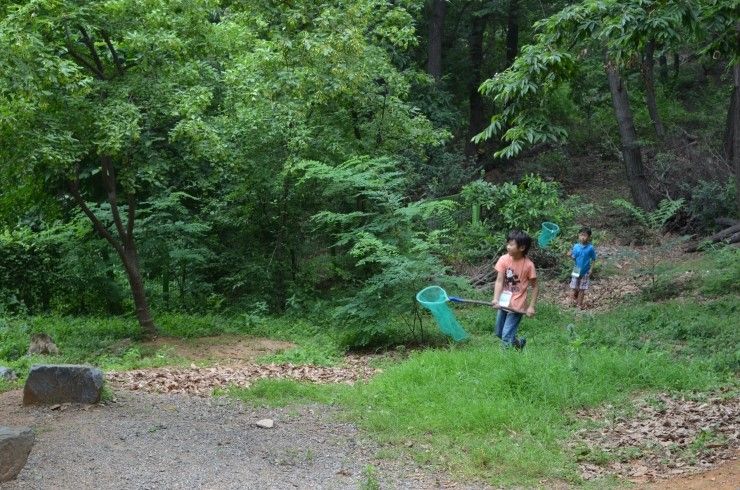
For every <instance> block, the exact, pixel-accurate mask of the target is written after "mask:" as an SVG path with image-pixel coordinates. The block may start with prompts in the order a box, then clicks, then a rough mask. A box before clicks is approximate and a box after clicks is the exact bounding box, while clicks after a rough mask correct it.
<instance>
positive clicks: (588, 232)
mask: <svg viewBox="0 0 740 490" xmlns="http://www.w3.org/2000/svg"><path fill="white" fill-rule="evenodd" d="M581 233H585V234H586V235H588V236H589V238H591V228H589V227H588V226H584V227H583V228H581V229H580V230H578V234H579V235H580V234H581Z"/></svg>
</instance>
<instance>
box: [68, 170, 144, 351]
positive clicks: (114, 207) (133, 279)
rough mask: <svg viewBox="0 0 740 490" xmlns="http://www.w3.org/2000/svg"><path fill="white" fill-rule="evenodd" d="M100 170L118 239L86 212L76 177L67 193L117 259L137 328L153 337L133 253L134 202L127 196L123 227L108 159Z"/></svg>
mask: <svg viewBox="0 0 740 490" xmlns="http://www.w3.org/2000/svg"><path fill="white" fill-rule="evenodd" d="M100 168H101V171H102V172H101V179H102V180H103V186H104V187H105V190H106V191H107V193H108V204H110V210H111V217H112V218H113V225H114V227H115V230H116V231H115V233H116V235H117V236H118V237H117V238H116V237H115V236H113V234H112V233H111V232H110V231H108V228H107V227H106V226H105V225H104V224H103V222H102V221H100V219H99V218H98V217H97V216H96V215H95V213H94V212H93V211H92V210H91V209H90V207H89V206H88V205H87V202H85V199H84V198H83V197H82V194H81V193H80V189H79V177H77V178H75V180H74V181H72V182H70V192H71V194H72V197H73V198H74V200H75V202H76V203H77V205H78V206H79V207H80V209H82V212H83V213H84V214H85V216H87V217H88V219H89V220H90V221H92V224H93V226H94V227H95V230H96V231H97V232H98V234H99V235H100V236H102V237H103V238H105V240H107V241H108V243H110V245H111V246H112V247H113V248H114V249H115V251H116V253H117V254H118V256H119V257H120V258H121V262H122V263H123V268H124V270H125V271H126V277H127V278H128V283H129V286H130V287H131V295H132V297H133V300H134V307H135V309H136V319H137V320H138V321H139V325H140V326H141V328H142V330H143V331H144V335H145V336H146V337H150V338H152V337H156V336H157V327H156V325H155V324H154V320H153V319H152V314H151V310H150V309H149V301H148V300H147V297H146V292H145V290H144V279H143V278H142V275H141V268H140V267H139V254H138V252H137V250H136V242H135V241H134V217H135V210H136V201H135V199H134V196H133V195H129V196H128V199H127V201H128V202H127V204H128V210H127V211H128V216H127V220H126V223H125V224H124V222H123V219H122V218H121V213H120V208H119V207H118V193H117V191H116V176H115V172H114V169H113V162H112V161H111V158H110V157H108V156H101V157H100Z"/></svg>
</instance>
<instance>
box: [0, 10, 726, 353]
mask: <svg viewBox="0 0 740 490" xmlns="http://www.w3.org/2000/svg"><path fill="white" fill-rule="evenodd" d="M738 18H739V17H738V2H737V1H736V0H695V1H692V0H670V1H658V0H622V1H613V0H583V1H581V2H568V1H554V2H539V1H536V2H535V1H531V0H488V1H484V0H467V1H445V0H432V1H426V2H424V1H420V0H417V1H414V0H400V1H382V0H352V1H339V0H330V1H321V2H319V1H313V0H294V1H293V0H292V1H288V2H270V1H263V0H254V1H248V2H239V1H223V2H219V1H214V0H206V1H199V2H189V1H182V0H179V1H178V0H109V1H95V2H72V1H61V0H36V1H26V2H15V1H2V2H0V313H2V314H7V315H18V314H23V315H25V314H31V315H33V314H48V313H53V314H61V315H91V316H103V315H130V314H132V312H135V315H136V318H137V320H138V322H139V324H140V326H141V329H142V334H145V335H148V336H154V335H156V334H157V315H158V314H159V313H162V312H189V313H204V312H221V313H224V314H243V313H244V314H253V315H268V314H278V313H296V314H299V315H317V316H326V317H328V318H331V321H332V322H334V323H335V324H337V325H343V326H345V327H347V329H348V330H350V331H352V332H354V333H353V335H352V336H351V339H350V340H348V342H349V343H350V344H351V345H354V346H365V345H374V344H382V343H385V342H388V341H389V339H388V337H387V335H386V333H385V330H384V329H385V325H386V324H387V318H388V317H389V316H396V315H402V314H404V315H408V314H411V313H412V311H413V308H414V300H413V297H414V296H413V295H414V293H415V292H416V291H418V290H419V289H421V288H422V287H423V286H425V285H427V284H429V283H432V282H435V283H440V284H445V283H455V284H458V285H459V284H460V283H461V282H462V281H461V280H460V279H458V276H459V275H460V274H459V271H460V267H461V265H460V264H486V263H487V264H490V263H491V261H492V260H493V259H494V258H495V256H496V255H497V254H498V253H500V251H501V250H502V246H503V244H504V236H505V234H506V233H507V232H508V230H509V229H511V228H520V229H523V230H526V231H529V232H530V233H533V234H534V233H536V232H537V231H538V230H539V226H540V223H541V222H542V221H546V220H548V221H554V222H557V223H560V224H561V227H562V229H563V231H564V232H567V233H570V234H572V233H573V231H574V230H576V229H577V227H578V226H579V224H583V221H584V220H585V221H594V220H595V219H596V218H595V217H596V216H599V215H603V214H604V213H612V212H616V211H614V210H612V208H611V207H609V206H611V204H609V202H608V201H609V199H608V198H609V197H621V198H623V201H622V205H621V209H622V210H623V211H624V213H626V214H624V215H621V216H622V218H620V219H624V220H626V216H628V215H630V213H631V215H637V216H643V217H644V216H651V215H654V214H655V213H658V212H659V211H660V210H663V211H666V210H667V211H670V212H667V211H666V212H667V215H666V216H664V218H665V220H663V221H662V222H661V223H660V224H661V225H663V224H665V226H666V227H667V229H668V230H670V231H673V232H675V233H677V234H682V235H694V236H696V237H697V238H701V237H704V236H708V235H711V234H712V233H713V232H716V231H718V230H719V229H720V228H721V227H722V226H723V225H731V224H733V223H734V222H733V221H732V220H733V219H735V218H736V217H737V210H738V207H740V201H739V200H738V199H740V194H738V191H737V187H738V183H739V182H740V180H739V179H740V172H739V171H738V170H739V169H740V102H739V101H738V98H739V97H740V91H739V89H738V85H740V59H739V58H738V54H739V52H740V23H739V22H738ZM608 168H616V169H619V171H618V172H617V173H616V174H613V173H608V172H607V171H606V169H608ZM615 175H616V176H617V177H614V176H615ZM580 184H584V185H586V184H587V186H588V187H590V189H591V191H592V193H593V194H595V195H597V196H598V195H603V196H604V197H605V199H602V205H603V206H602V207H599V206H598V205H596V207H595V205H594V203H593V202H592V201H593V200H591V202H587V200H585V199H583V196H581V195H579V193H578V191H579V190H580V189H581V188H582V187H579V185H580ZM622 185H624V188H625V189H628V192H626V193H624V195H619V194H618V193H617V194H615V192H613V189H614V188H616V187H619V186H622ZM625 199H627V200H628V201H629V202H628V201H625ZM607 207H609V210H606V208H607ZM617 207H619V206H617ZM625 209H626V210H625ZM656 209H657V210H658V211H655V210H656ZM651 213H652V214H651ZM617 214H618V213H617ZM718 220H719V224H718ZM579 221H580V223H579ZM568 236H569V235H568ZM733 237H734V238H738V237H737V234H735V235H732V234H730V238H733ZM630 240H631V241H636V242H639V241H640V240H647V238H646V236H633V237H631V239H630ZM628 243H629V242H628ZM564 246H567V244H565V245H564ZM561 252H562V250H558V249H555V250H550V251H542V250H541V251H539V252H538V253H539V254H540V255H539V257H538V260H539V263H541V264H544V265H548V264H549V266H550V267H551V268H552V269H553V270H555V271H557V270H558V267H560V266H561V265H562V266H563V267H567V264H566V263H565V262H566V261H564V260H563V259H562V257H561V256H562V254H561ZM460 287H464V286H460Z"/></svg>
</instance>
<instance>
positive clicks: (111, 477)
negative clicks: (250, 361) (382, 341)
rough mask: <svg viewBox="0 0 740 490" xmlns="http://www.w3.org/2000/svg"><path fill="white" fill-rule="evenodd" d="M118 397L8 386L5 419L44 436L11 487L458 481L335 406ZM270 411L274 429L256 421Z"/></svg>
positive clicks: (439, 484)
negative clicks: (414, 459)
mask: <svg viewBox="0 0 740 490" xmlns="http://www.w3.org/2000/svg"><path fill="white" fill-rule="evenodd" d="M116 399H117V402H116V403H110V404H108V405H104V406H103V405H101V406H95V407H90V408H87V409H86V408H83V407H79V406H72V405H65V406H62V407H61V408H57V409H56V410H52V409H51V408H48V407H41V408H36V407H31V408H29V407H22V406H21V393H20V391H12V392H7V393H4V394H1V395H0V419H2V420H3V423H4V424H9V425H30V426H32V427H34V429H35V431H36V434H37V436H36V444H35V446H34V448H33V450H32V452H31V455H30V457H29V460H28V463H27V464H26V467H25V468H24V469H23V471H21V473H20V475H19V476H18V479H17V480H16V481H13V482H8V483H5V484H2V485H0V488H1V489H2V490H11V489H14V490H15V489H26V488H29V489H30V488H33V489H39V490H43V489H55V490H56V489H88V488H89V489H92V488H95V489H104V488H111V489H113V488H141V489H154V488H187V489H190V488H219V489H230V488H234V489H237V488H239V489H242V488H279V489H285V488H362V487H365V488H379V487H378V486H377V485H380V487H382V488H452V487H457V486H458V485H457V484H455V483H452V482H450V481H449V479H448V478H447V477H446V476H444V475H438V474H433V473H430V472H428V471H422V470H421V469H420V468H419V467H417V466H416V465H415V464H413V463H411V462H408V461H405V462H404V461H390V460H377V459H375V457H374V455H375V454H376V452H377V450H378V447H377V446H376V445H375V444H374V443H373V442H371V441H369V440H367V439H365V438H364V437H362V436H361V435H360V434H359V433H358V430H357V429H356V428H355V427H354V426H353V425H352V424H349V423H346V422H343V421H341V420H340V419H339V417H338V416H337V413H336V411H335V410H334V409H333V408H331V407H327V406H302V407H294V408H284V409H259V408H252V407H247V406H245V405H242V404H241V403H239V402H235V401H233V400H228V399H222V398H219V399H203V398H197V397H188V396H182V395H154V394H145V393H134V392H128V391H125V390H121V391H118V392H116ZM263 418H271V419H273V420H274V421H275V427H274V428H273V429H261V428H258V427H256V426H255V422H256V421H257V420H259V419H263Z"/></svg>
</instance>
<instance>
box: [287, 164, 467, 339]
mask: <svg viewBox="0 0 740 490" xmlns="http://www.w3.org/2000/svg"><path fill="white" fill-rule="evenodd" d="M294 172H296V173H298V174H299V175H300V177H299V180H298V185H300V186H308V187H310V188H311V189H315V190H316V191H317V192H321V193H322V194H323V196H324V197H325V198H326V199H327V201H328V202H329V203H332V204H333V207H332V208H330V209H327V210H324V211H321V212H319V213H317V214H315V215H314V216H313V217H312V222H313V223H314V224H315V226H316V227H317V229H319V230H321V231H324V232H328V233H330V234H331V235H332V236H333V237H334V238H335V242H334V244H333V245H332V246H333V247H334V248H335V249H340V250H342V249H344V250H346V253H347V257H349V258H351V261H350V262H348V263H346V264H341V266H342V267H345V268H346V269H345V270H346V277H353V276H354V277H356V278H358V279H360V280H361V281H362V282H361V283H360V284H361V286H360V287H359V288H358V289H357V291H354V294H353V295H351V296H349V295H348V296H347V298H346V302H345V304H344V305H342V306H340V307H339V308H337V310H336V317H337V319H339V320H340V321H343V322H347V323H348V324H350V325H352V326H353V328H354V332H353V333H352V334H351V336H350V337H349V338H347V340H346V342H347V343H348V344H349V345H353V346H372V345H380V344H387V343H389V342H390V341H391V339H390V335H389V333H390V332H389V328H388V326H389V322H388V320H389V319H394V318H396V317H397V316H399V315H403V314H406V315H409V314H411V313H412V309H413V307H414V295H415V293H416V292H417V291H419V290H420V289H422V288H423V287H424V286H426V285H428V284H429V283H432V282H445V281H449V279H447V278H446V276H445V274H446V270H447V269H446V267H445V266H444V264H443V263H442V261H441V255H442V253H443V252H444V250H445V249H446V247H447V243H448V241H449V238H448V229H449V228H450V227H453V226H455V220H454V216H453V212H454V210H455V209H456V204H455V203H454V202H453V201H448V200H438V201H419V202H412V203H406V202H404V201H405V199H404V195H403V191H404V190H405V187H406V185H407V181H406V179H405V178H404V177H403V175H402V174H401V173H400V172H398V171H397V170H396V168H395V164H394V162H393V161H392V160H389V159H372V158H362V159H353V160H349V161H347V162H344V163H342V164H341V165H338V166H335V167H331V166H328V165H326V164H322V163H320V162H312V161H304V162H301V163H298V164H296V165H295V166H294ZM337 265H340V264H337Z"/></svg>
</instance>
